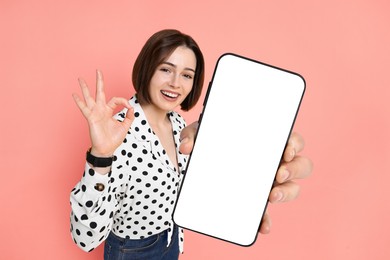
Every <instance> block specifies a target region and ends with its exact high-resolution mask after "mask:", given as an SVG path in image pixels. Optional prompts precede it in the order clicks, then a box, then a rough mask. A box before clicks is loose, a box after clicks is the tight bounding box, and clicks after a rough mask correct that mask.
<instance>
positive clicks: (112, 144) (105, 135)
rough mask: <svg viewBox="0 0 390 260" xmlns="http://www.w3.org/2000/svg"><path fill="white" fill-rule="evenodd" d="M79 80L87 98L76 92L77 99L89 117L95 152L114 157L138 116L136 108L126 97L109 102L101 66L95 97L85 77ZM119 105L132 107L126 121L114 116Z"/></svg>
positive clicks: (96, 154) (98, 72) (77, 102)
mask: <svg viewBox="0 0 390 260" xmlns="http://www.w3.org/2000/svg"><path fill="white" fill-rule="evenodd" d="M79 84H80V88H81V91H82V93H83V97H84V100H82V99H81V98H80V97H79V96H78V95H77V94H73V99H74V101H75V102H76V104H77V106H78V107H79V109H80V110H81V113H83V115H84V117H85V118H86V119H87V121H88V126H89V135H90V138H91V143H92V146H91V154H93V155H94V156H96V157H110V156H112V155H113V153H114V151H115V149H116V148H118V147H119V145H121V143H122V142H123V140H124V139H125V137H126V134H127V131H128V130H129V128H130V126H131V123H132V122H133V120H134V110H133V108H132V107H131V106H130V104H129V102H128V100H126V99H125V98H119V97H114V98H112V99H111V100H110V101H109V102H108V103H106V97H105V93H104V84H103V75H102V73H101V72H100V71H99V70H97V71H96V97H95V99H94V98H93V97H92V96H91V94H90V92H89V88H88V86H87V84H86V83H85V81H84V80H83V79H79ZM119 105H122V106H124V107H126V108H128V109H129V110H128V112H127V113H126V117H125V118H124V120H123V122H119V121H118V120H116V119H114V118H113V114H114V110H115V108H116V107H117V106H119Z"/></svg>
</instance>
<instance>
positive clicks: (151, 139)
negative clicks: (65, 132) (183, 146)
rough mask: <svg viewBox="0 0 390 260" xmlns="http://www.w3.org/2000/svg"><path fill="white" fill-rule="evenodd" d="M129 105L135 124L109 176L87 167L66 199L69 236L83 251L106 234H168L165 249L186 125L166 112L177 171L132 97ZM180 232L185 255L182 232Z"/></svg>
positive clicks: (122, 114)
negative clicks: (183, 132)
mask: <svg viewBox="0 0 390 260" xmlns="http://www.w3.org/2000/svg"><path fill="white" fill-rule="evenodd" d="M129 102H130V105H131V106H132V107H133V108H134V115H135V119H134V121H133V123H132V125H131V127H130V130H129V131H128V133H127V136H126V138H125V139H124V141H123V143H122V144H121V145H120V146H119V147H118V149H117V150H116V151H115V153H114V161H113V164H112V167H111V172H109V173H108V174H106V175H101V174H99V173H95V172H94V170H93V169H92V168H90V167H89V164H87V163H86V165H85V171H84V174H83V176H82V178H81V180H80V182H79V183H78V184H77V185H76V186H75V187H74V189H73V190H72V191H71V194H70V203H71V208H72V212H71V216H70V221H71V234H72V237H73V240H74V242H75V243H76V244H77V245H78V246H79V247H80V248H81V249H83V250H84V251H88V252H89V251H92V250H93V249H94V248H96V247H97V246H98V245H99V244H100V243H102V242H103V241H104V240H105V239H106V238H107V236H108V235H109V233H110V232H114V233H115V234H116V235H117V236H120V237H123V238H128V239H142V238H146V237H148V236H152V235H155V234H158V233H160V232H162V231H164V230H168V234H169V235H168V237H169V239H168V245H169V243H170V241H171V237H172V231H173V230H172V227H173V221H172V213H173V209H174V205H175V203H176V198H177V194H178V189H179V186H180V182H181V176H182V174H183V173H184V170H185V167H186V164H187V155H184V154H181V153H180V152H179V144H180V141H179V137H180V132H181V130H182V129H183V128H184V127H185V121H184V119H183V118H182V117H181V116H180V115H179V114H178V113H176V112H170V113H168V116H169V118H170V120H171V123H172V128H173V134H174V141H175V145H176V151H177V158H178V166H179V169H175V166H174V164H173V163H172V162H171V161H170V159H169V157H168V154H167V153H166V151H165V150H164V148H163V146H162V144H161V142H160V140H159V139H158V137H157V135H156V134H155V133H154V132H153V130H152V129H151V127H150V125H149V123H148V122H147V120H146V117H145V114H144V112H143V110H142V108H141V106H140V104H139V103H138V101H137V99H136V97H135V96H134V97H132V98H131V99H130V101H129ZM125 113H126V109H124V110H123V111H121V112H120V113H118V114H117V115H116V116H115V117H116V118H117V119H118V120H120V121H122V120H123V118H124V117H125ZM95 187H99V189H97V188H95ZM102 187H104V188H103V190H101V189H102ZM100 190H101V191H100ZM178 233H179V241H180V242H179V245H180V251H181V252H183V230H181V229H180V232H178ZM168 245H167V246H168Z"/></svg>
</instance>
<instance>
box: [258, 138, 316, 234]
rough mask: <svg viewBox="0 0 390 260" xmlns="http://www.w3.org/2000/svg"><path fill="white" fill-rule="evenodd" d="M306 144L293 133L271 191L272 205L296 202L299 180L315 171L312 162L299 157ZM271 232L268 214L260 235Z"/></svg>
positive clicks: (270, 199)
mask: <svg viewBox="0 0 390 260" xmlns="http://www.w3.org/2000/svg"><path fill="white" fill-rule="evenodd" d="M304 146H305V142H304V140H303V138H302V136H301V135H299V134H298V133H292V134H291V136H290V139H289V140H288V143H287V147H286V149H285V151H284V154H283V162H282V163H281V164H280V167H279V169H278V172H277V174H276V181H275V183H274V187H273V188H272V190H271V193H270V196H269V201H270V202H271V203H278V202H287V201H291V200H294V199H296V198H297V197H298V195H299V188H300V186H299V185H298V184H297V183H296V182H295V180H297V179H304V178H306V177H308V176H309V175H310V174H311V172H312V170H313V163H312V161H311V160H310V159H309V158H307V157H305V156H301V155H298V153H299V152H301V151H302V150H303V148H304ZM270 230H271V219H270V216H269V214H268V213H267V212H266V213H265V214H264V218H263V221H262V224H261V228H260V233H262V234H268V233H269V232H270Z"/></svg>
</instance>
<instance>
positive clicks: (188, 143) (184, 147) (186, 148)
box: [179, 137, 194, 154]
mask: <svg viewBox="0 0 390 260" xmlns="http://www.w3.org/2000/svg"><path fill="white" fill-rule="evenodd" d="M192 148H194V140H193V139H191V138H189V137H185V138H184V139H183V140H181V143H180V147H179V150H180V152H181V153H183V154H190V153H191V152H192Z"/></svg>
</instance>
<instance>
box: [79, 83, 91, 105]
mask: <svg viewBox="0 0 390 260" xmlns="http://www.w3.org/2000/svg"><path fill="white" fill-rule="evenodd" d="M79 85H80V88H81V92H82V93H83V97H84V100H85V103H86V105H87V106H88V107H92V106H93V105H94V104H95V100H93V98H92V97H91V94H90V93H89V88H88V86H87V83H86V82H85V81H84V79H82V78H79Z"/></svg>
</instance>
